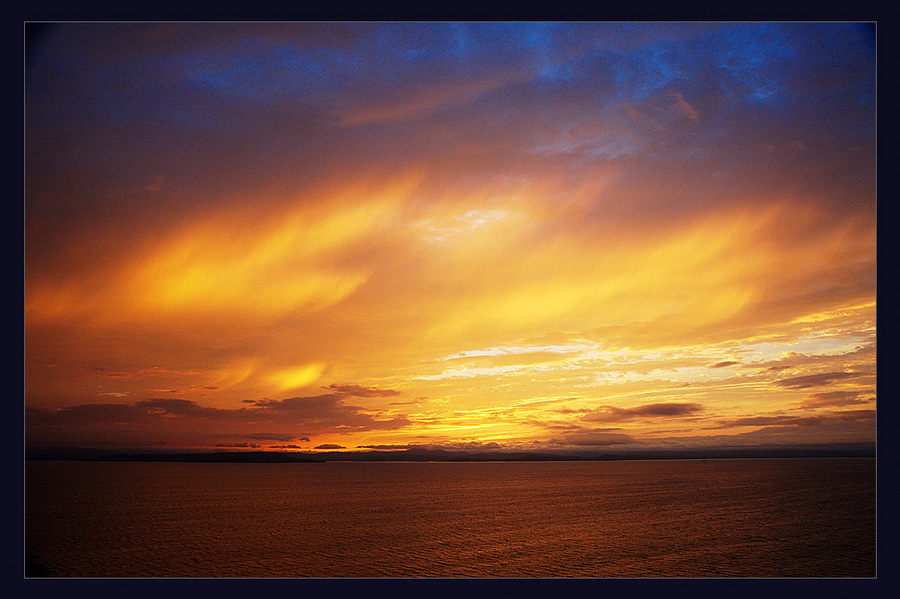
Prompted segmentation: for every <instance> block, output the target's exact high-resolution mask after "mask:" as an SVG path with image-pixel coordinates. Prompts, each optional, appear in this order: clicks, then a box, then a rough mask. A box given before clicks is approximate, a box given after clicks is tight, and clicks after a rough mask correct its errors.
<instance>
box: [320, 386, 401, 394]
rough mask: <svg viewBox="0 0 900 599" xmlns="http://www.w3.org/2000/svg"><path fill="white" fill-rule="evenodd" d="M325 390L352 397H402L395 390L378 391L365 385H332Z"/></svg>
mask: <svg viewBox="0 0 900 599" xmlns="http://www.w3.org/2000/svg"><path fill="white" fill-rule="evenodd" d="M323 389H332V390H333V391H334V392H335V393H340V394H341V395H347V396H350V397H391V396H394V395H400V392H399V391H397V390H395V389H378V388H377V387H365V386H363V385H338V384H331V385H329V386H327V387H323Z"/></svg>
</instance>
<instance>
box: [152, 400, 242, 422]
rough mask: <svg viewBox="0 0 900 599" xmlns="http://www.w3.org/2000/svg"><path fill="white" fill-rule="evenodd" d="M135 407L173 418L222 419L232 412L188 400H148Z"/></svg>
mask: <svg viewBox="0 0 900 599" xmlns="http://www.w3.org/2000/svg"><path fill="white" fill-rule="evenodd" d="M134 406H135V407H136V408H138V409H141V410H146V411H147V412H159V413H163V414H170V415H173V416H196V417H200V418H221V417H223V416H227V415H229V413H230V412H231V411H230V410H221V409H218V408H207V407H203V406H200V405H198V404H197V403H196V402H193V401H190V400H187V399H148V400H145V401H139V402H136V403H135V404H134Z"/></svg>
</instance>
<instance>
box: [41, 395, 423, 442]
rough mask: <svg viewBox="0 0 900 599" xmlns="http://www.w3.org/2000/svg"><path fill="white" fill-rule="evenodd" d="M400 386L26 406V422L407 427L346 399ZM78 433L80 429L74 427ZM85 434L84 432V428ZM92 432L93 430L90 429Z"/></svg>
mask: <svg viewBox="0 0 900 599" xmlns="http://www.w3.org/2000/svg"><path fill="white" fill-rule="evenodd" d="M394 393H395V392H392V391H386V390H378V389H374V388H368V387H362V386H358V385H345V386H341V387H340V388H339V389H338V390H337V391H336V392H335V393H329V394H323V395H318V396H310V397H290V398H286V399H283V400H268V399H264V400H246V401H245V402H244V403H246V404H249V405H250V406H252V407H248V408H239V409H226V408H211V407H204V406H200V405H198V404H197V403H195V402H193V401H190V400H185V399H167V398H154V399H148V400H142V401H137V402H135V403H134V404H132V405H129V404H86V405H79V406H72V407H66V408H60V409H58V410H42V409H36V408H29V409H28V410H27V411H26V425H27V426H28V427H29V430H30V431H32V432H36V431H38V430H41V429H43V430H49V429H50V428H53V429H54V430H55V431H58V432H59V434H63V433H64V430H65V429H71V430H72V431H75V430H76V429H83V430H82V432H83V433H84V431H95V432H103V431H102V429H108V428H110V426H113V425H115V426H116V427H119V428H121V427H122V426H124V425H128V426H131V427H137V428H140V427H144V428H153V429H162V428H165V427H171V426H176V425H177V426H178V427H179V428H180V429H184V430H188V429H191V428H197V429H199V428H205V429H207V430H209V431H210V432H213V430H214V429H211V428H210V427H219V428H220V431H219V432H220V433H221V434H229V433H228V431H227V430H224V429H225V428H226V427H232V426H235V425H251V426H258V425H259V423H260V422H267V423H268V424H269V425H270V426H272V427H273V428H275V429H276V430H277V429H278V428H282V429H283V428H289V429H294V430H297V429H300V430H303V431H309V432H310V433H317V434H320V433H327V432H336V431H343V432H346V431H351V430H352V431H365V430H394V429H399V428H403V427H405V426H407V425H409V424H411V421H410V420H409V419H408V418H407V417H405V416H402V415H395V416H389V417H382V416H379V415H378V414H372V413H369V412H368V411H367V410H365V409H364V408H362V407H359V406H351V405H345V404H344V403H343V402H344V400H345V399H346V398H348V397H351V396H353V395H354V394H369V396H384V395H385V394H386V395H393V394H394ZM73 434H74V432H73ZM79 434H82V433H79ZM84 434H87V433H84ZM237 436H240V437H244V438H248V439H254V440H274V441H291V440H294V439H299V440H302V441H306V442H309V436H303V437H297V435H296V433H289V432H285V433H282V432H266V433H249V434H240V435H237Z"/></svg>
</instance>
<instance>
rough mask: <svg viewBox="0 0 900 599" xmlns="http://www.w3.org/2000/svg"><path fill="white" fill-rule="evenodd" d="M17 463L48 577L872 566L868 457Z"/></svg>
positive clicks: (776, 572) (841, 573) (771, 574)
mask: <svg viewBox="0 0 900 599" xmlns="http://www.w3.org/2000/svg"><path fill="white" fill-rule="evenodd" d="M25 468H26V469H25V483H26V489H25V527H24V541H25V543H24V544H25V552H26V554H27V555H28V556H30V558H29V559H30V560H33V562H34V563H35V564H37V565H38V566H39V567H42V568H44V572H45V573H46V574H49V575H51V576H60V577H83V578H114V577H115V578H119V577H122V578H139V577H141V578H142V577H152V578H162V577H181V578H195V577H197V578H222V577H229V578H293V577H315V578H345V577H350V578H385V577H387V578H416V577H444V578H497V577H500V578H557V577H578V578H648V577H657V578H710V577H713V578H732V577H741V578H825V577H843V578H855V577H874V576H875V575H876V568H875V566H876V501H875V486H876V480H875V479H876V466H875V459H874V458H801V459H708V460H700V459H695V460H623V461H590V462H464V463H456V462H368V463H361V462H327V463H318V464H317V463H311V464H197V463H115V462H114V463H94V462H74V461H72V462H38V461H34V462H31V461H29V462H26V467H25Z"/></svg>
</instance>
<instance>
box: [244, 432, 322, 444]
mask: <svg viewBox="0 0 900 599" xmlns="http://www.w3.org/2000/svg"><path fill="white" fill-rule="evenodd" d="M241 436H242V437H246V438H248V439H256V440H258V441H293V440H294V439H298V440H299V441H307V442H308V441H309V438H308V437H296V436H294V435H279V434H276V433H251V434H243V435H241Z"/></svg>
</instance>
